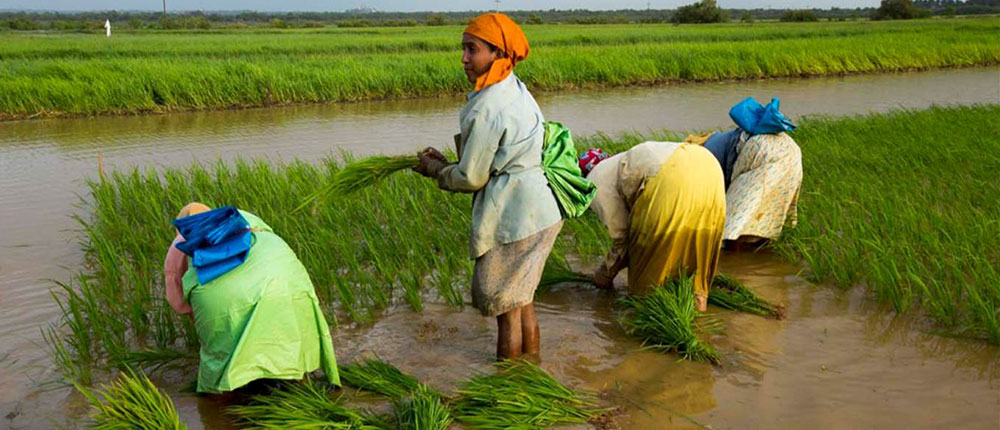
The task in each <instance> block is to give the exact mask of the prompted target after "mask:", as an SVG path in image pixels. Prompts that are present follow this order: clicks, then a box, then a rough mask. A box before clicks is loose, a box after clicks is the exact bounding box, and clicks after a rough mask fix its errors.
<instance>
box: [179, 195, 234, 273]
mask: <svg viewBox="0 0 1000 430" xmlns="http://www.w3.org/2000/svg"><path fill="white" fill-rule="evenodd" d="M174 227H177V231H178V232H180V234H181V236H184V239H185V241H184V242H178V243H177V244H176V245H175V246H176V247H177V249H179V250H180V251H181V252H183V253H185V254H187V255H188V256H189V257H191V264H192V265H194V267H195V271H196V272H197V274H198V282H199V283H200V284H202V285H205V284H207V283H209V282H211V281H212V280H214V279H215V278H218V277H220V276H222V275H224V274H226V273H227V272H229V271H230V270H233V269H235V268H236V267H238V266H239V265H241V264H243V262H244V261H246V258H247V254H249V253H250V245H251V244H252V241H253V237H252V235H251V233H250V223H248V222H247V220H246V219H245V218H243V216H242V215H240V212H239V211H238V210H236V208H235V207H233V206H225V207H221V208H218V209H213V210H210V211H208V212H202V213H199V214H195V215H191V216H187V217H184V218H178V219H175V220H174Z"/></svg>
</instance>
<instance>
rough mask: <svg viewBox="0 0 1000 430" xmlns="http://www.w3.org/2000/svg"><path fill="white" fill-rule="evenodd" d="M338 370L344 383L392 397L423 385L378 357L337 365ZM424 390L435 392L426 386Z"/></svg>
mask: <svg viewBox="0 0 1000 430" xmlns="http://www.w3.org/2000/svg"><path fill="white" fill-rule="evenodd" d="M339 370H340V379H341V380H342V381H344V383H345V384H347V385H350V386H352V387H355V388H358V389H361V390H365V391H370V392H373V393H377V394H381V395H384V396H388V397H390V398H394V399H398V398H402V397H404V396H406V395H408V394H410V393H414V392H416V391H417V390H419V389H421V387H423V384H421V383H420V381H417V378H414V377H413V376H410V375H407V374H405V373H403V372H402V371H400V370H399V369H397V368H396V366H393V365H391V364H389V363H386V362H385V361H382V360H381V359H378V358H370V359H367V360H365V361H363V362H361V363H360V364H351V365H345V366H339ZM424 390H425V391H428V392H431V393H434V394H437V393H435V392H434V391H433V390H430V389H427V388H426V387H424ZM438 396H440V394H438Z"/></svg>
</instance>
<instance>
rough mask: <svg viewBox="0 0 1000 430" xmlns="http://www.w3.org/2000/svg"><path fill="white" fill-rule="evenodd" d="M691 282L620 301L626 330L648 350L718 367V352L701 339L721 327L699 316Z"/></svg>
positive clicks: (670, 284)
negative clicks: (624, 311)
mask: <svg viewBox="0 0 1000 430" xmlns="http://www.w3.org/2000/svg"><path fill="white" fill-rule="evenodd" d="M692 279H693V278H691V277H680V278H679V279H676V280H671V281H668V282H667V284H665V285H663V286H661V287H657V288H654V289H653V290H652V291H651V292H650V293H649V294H648V295H645V296H642V297H626V298H623V299H620V300H619V302H620V303H621V304H623V305H624V306H625V307H626V308H627V315H626V317H625V326H626V330H627V331H628V333H629V334H631V335H633V336H637V337H639V338H641V339H642V340H643V344H644V345H645V346H646V347H648V348H653V349H658V350H662V351H666V352H676V353H677V354H679V355H680V356H681V357H683V358H685V359H687V360H693V361H701V362H705V363H712V364H718V363H719V360H720V356H719V352H718V351H716V350H715V348H713V347H712V346H711V345H709V344H708V343H707V342H705V341H703V340H701V339H700V338H699V337H698V335H699V334H702V335H703V334H707V333H710V332H713V331H716V330H717V329H718V327H719V323H718V321H716V320H714V319H711V318H708V317H705V316H701V315H698V310H697V309H696V308H695V298H694V287H693V281H692Z"/></svg>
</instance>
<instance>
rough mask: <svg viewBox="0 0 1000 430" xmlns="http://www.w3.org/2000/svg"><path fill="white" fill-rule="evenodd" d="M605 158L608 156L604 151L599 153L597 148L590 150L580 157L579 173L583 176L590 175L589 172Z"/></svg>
mask: <svg viewBox="0 0 1000 430" xmlns="http://www.w3.org/2000/svg"><path fill="white" fill-rule="evenodd" d="M607 158H608V154H606V153H605V152H604V151H601V150H600V149H598V148H590V149H588V150H587V152H584V153H583V154H582V155H580V171H581V172H583V174H584V175H587V174H590V170H591V169H593V168H594V166H596V165H597V163H600V162H601V161H604V160H605V159H607Z"/></svg>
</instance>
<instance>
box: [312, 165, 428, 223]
mask: <svg viewBox="0 0 1000 430" xmlns="http://www.w3.org/2000/svg"><path fill="white" fill-rule="evenodd" d="M418 164H419V160H418V158H417V156H416V155H398V156H384V155H382V156H372V157H367V158H364V159H362V160H358V161H354V162H349V163H347V164H346V165H345V166H344V167H342V168H340V169H339V170H338V171H337V174H336V175H334V176H333V180H332V181H330V183H329V184H327V185H325V186H323V187H322V188H320V189H319V190H317V191H316V192H315V193H313V194H310V195H309V197H306V199H305V201H303V202H302V204H300V205H299V206H297V207H296V208H295V212H298V211H299V210H301V209H302V208H304V207H305V206H307V205H309V204H312V203H313V202H316V201H324V200H325V199H327V198H328V197H329V196H331V195H338V196H346V195H351V194H354V193H357V192H358V191H360V190H362V189H364V188H365V187H368V186H372V185H375V184H377V183H379V182H380V181H382V180H383V179H385V178H386V177H388V176H389V175H391V174H393V173H396V172H398V171H400V170H406V169H412V168H414V167H417V165H418Z"/></svg>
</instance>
